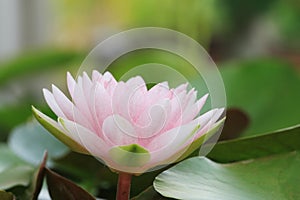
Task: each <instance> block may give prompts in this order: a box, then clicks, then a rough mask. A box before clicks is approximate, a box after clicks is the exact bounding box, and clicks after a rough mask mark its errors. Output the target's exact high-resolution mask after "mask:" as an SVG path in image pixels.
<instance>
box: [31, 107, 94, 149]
mask: <svg viewBox="0 0 300 200" xmlns="http://www.w3.org/2000/svg"><path fill="white" fill-rule="evenodd" d="M32 112H33V115H34V117H35V118H36V119H37V121H38V122H39V123H40V124H41V125H42V126H43V127H44V128H45V129H46V130H47V131H49V132H50V133H51V134H52V135H53V136H54V137H56V138H57V139H58V140H60V141H61V142H63V143H64V144H65V145H67V146H68V147H69V148H70V149H71V150H72V151H75V152H78V153H82V154H88V155H89V154H90V153H89V152H88V151H87V150H86V149H85V148H84V147H83V146H82V145H80V144H79V143H78V142H76V141H75V140H74V139H72V138H71V137H69V136H68V135H66V134H65V133H64V132H63V131H61V130H60V129H59V128H58V123H57V122H56V121H54V120H53V119H51V118H50V117H48V116H47V115H45V114H43V113H42V112H40V111H39V110H38V109H36V108H35V107H34V106H32Z"/></svg>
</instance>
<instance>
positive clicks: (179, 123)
mask: <svg viewBox="0 0 300 200" xmlns="http://www.w3.org/2000/svg"><path fill="white" fill-rule="evenodd" d="M67 83H68V90H69V93H70V96H71V99H72V101H71V100H69V98H68V97H66V96H65V95H64V94H63V93H62V92H61V91H60V90H59V89H58V88H57V87H56V86H54V85H52V92H50V91H48V90H47V89H44V90H43V92H44V96H45V99H46V101H47V103H48V105H49V106H50V108H51V109H52V110H53V112H54V113H55V114H56V115H57V116H58V120H57V121H54V120H53V119H51V118H49V117H48V116H46V115H45V114H43V113H41V112H40V111H38V110H37V109H35V108H33V111H34V114H35V117H36V118H37V120H38V121H39V122H40V123H41V124H42V125H43V126H44V127H45V128H46V129H47V130H48V131H50V132H51V133H52V134H53V135H54V136H55V137H57V138H58V139H59V140H61V141H62V142H64V143H65V144H66V145H68V146H69V147H70V148H71V149H72V150H74V151H77V152H80V153H85V154H90V155H93V156H95V157H97V158H99V159H101V160H102V161H103V162H104V163H105V164H106V165H108V166H109V167H110V168H111V169H113V170H116V171H122V172H126V173H132V174H138V173H143V172H145V171H147V170H149V169H152V168H155V167H157V166H161V165H165V164H170V163H172V162H175V161H178V160H181V159H183V158H184V157H186V156H187V155H188V154H189V153H191V152H193V151H194V150H195V149H197V148H198V147H199V146H200V145H201V144H202V143H203V141H204V138H205V137H204V136H207V135H212V134H214V133H215V132H216V131H217V130H218V129H219V127H220V126H221V124H222V123H223V121H224V119H222V120H219V118H220V117H221V115H222V113H223V109H213V110H211V111H209V112H207V113H205V114H203V115H200V116H198V115H199V112H200V110H201V108H202V107H203V105H204V104H205V102H206V99H207V95H205V96H204V97H202V98H201V99H200V100H197V92H196V91H195V90H194V89H191V90H190V91H187V86H188V84H183V85H180V86H178V87H176V88H174V89H169V86H168V83H167V82H164V83H159V84H157V85H155V86H154V87H152V88H151V89H149V90H148V89H147V87H146V84H145V82H144V80H143V79H142V78H141V77H139V76H137V77H134V78H131V79H129V80H128V81H126V82H123V81H121V82H117V81H116V80H115V79H114V77H113V76H112V75H111V74H110V73H109V72H106V73H105V74H104V75H102V74H100V73H99V72H97V71H93V73H92V78H91V79H90V78H89V77H88V75H87V74H86V73H84V74H83V76H79V77H78V80H77V82H76V81H75V80H74V79H73V77H72V76H71V75H70V73H68V74H67ZM218 120H219V121H218Z"/></svg>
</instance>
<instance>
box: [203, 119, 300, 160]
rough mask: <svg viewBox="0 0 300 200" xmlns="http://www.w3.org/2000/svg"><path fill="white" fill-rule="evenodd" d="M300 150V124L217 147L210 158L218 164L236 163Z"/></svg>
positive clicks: (224, 142) (210, 154)
mask: <svg viewBox="0 0 300 200" xmlns="http://www.w3.org/2000/svg"><path fill="white" fill-rule="evenodd" d="M296 150H300V124H299V125H297V126H293V127H289V128H286V129H281V130H278V131H275V132H272V133H265V134H260V135H259V136H251V137H246V138H239V139H234V140H228V141H222V142H219V143H217V144H216V145H215V147H214V148H213V149H212V151H211V152H210V153H209V154H208V157H209V158H211V159H213V160H215V161H217V162H223V163H227V162H234V161H241V160H247V159H252V158H258V157H264V156H269V155H274V154H280V153H287V152H292V151H296Z"/></svg>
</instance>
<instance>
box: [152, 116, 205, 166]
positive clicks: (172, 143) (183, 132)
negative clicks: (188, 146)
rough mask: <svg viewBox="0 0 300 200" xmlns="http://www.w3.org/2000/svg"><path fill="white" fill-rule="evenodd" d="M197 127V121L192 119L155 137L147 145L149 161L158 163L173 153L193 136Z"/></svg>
mask: <svg viewBox="0 0 300 200" xmlns="http://www.w3.org/2000/svg"><path fill="white" fill-rule="evenodd" d="M198 128H199V125H198V124H197V122H196V121H192V122H191V123H189V124H187V125H184V126H181V127H177V128H174V129H172V130H170V131H168V132H166V133H164V134H161V135H160V136H159V137H156V138H155V139H154V140H153V141H152V142H150V143H149V144H148V146H147V147H148V149H150V152H151V163H160V162H162V161H165V160H166V159H167V158H169V157H170V156H172V155H174V153H175V152H176V150H177V149H179V148H181V147H182V146H183V145H184V144H185V143H186V142H187V141H188V140H190V139H192V138H193V137H194V134H195V133H196V132H197V129H198Z"/></svg>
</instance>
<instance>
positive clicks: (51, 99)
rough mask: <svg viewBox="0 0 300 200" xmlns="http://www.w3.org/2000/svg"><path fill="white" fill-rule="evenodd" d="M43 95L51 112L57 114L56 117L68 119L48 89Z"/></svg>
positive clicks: (44, 90)
mask: <svg viewBox="0 0 300 200" xmlns="http://www.w3.org/2000/svg"><path fill="white" fill-rule="evenodd" d="M43 93H44V97H45V100H46V102H47V104H48V105H49V107H50V108H51V110H52V111H53V112H54V113H55V114H56V116H58V117H64V118H66V116H65V114H64V112H63V111H62V110H61V108H60V107H59V106H58V104H57V102H56V100H55V98H54V96H53V94H52V93H51V92H50V91H49V90H47V89H43Z"/></svg>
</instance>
